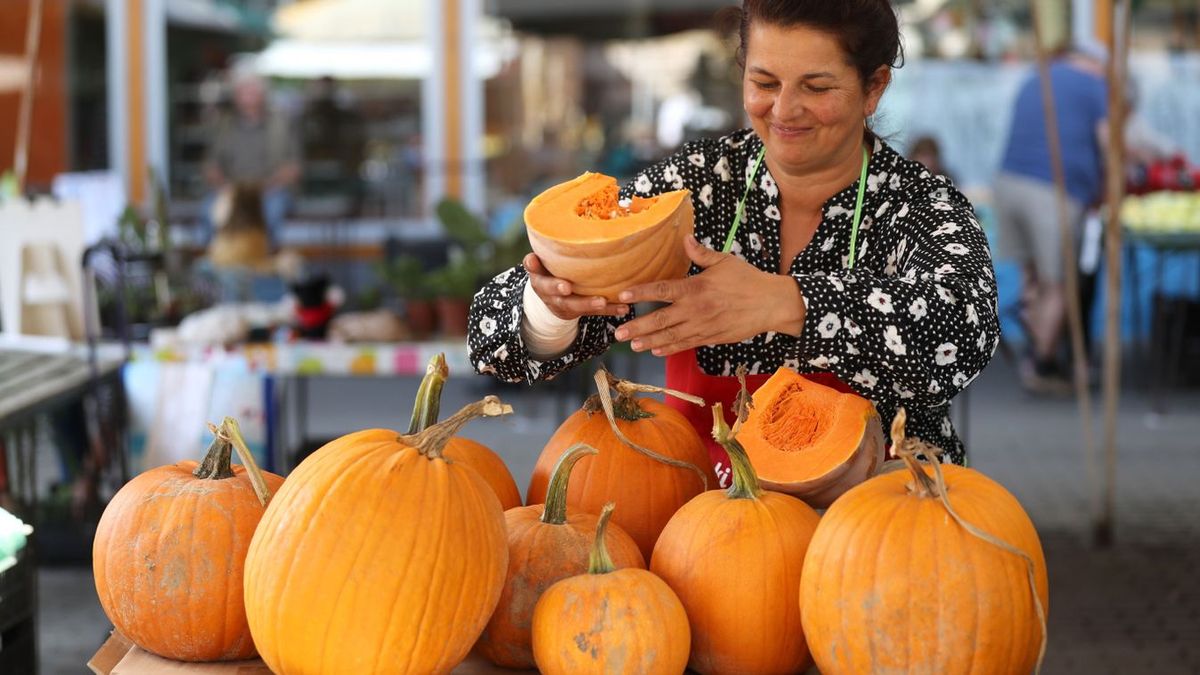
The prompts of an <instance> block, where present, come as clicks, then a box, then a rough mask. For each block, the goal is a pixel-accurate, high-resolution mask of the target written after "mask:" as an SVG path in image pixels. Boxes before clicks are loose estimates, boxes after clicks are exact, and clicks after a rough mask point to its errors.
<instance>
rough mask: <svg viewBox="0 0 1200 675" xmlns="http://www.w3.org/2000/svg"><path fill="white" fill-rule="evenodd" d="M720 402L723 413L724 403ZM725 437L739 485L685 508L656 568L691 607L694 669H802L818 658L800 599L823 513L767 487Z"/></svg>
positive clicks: (662, 543)
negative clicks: (810, 646)
mask: <svg viewBox="0 0 1200 675" xmlns="http://www.w3.org/2000/svg"><path fill="white" fill-rule="evenodd" d="M713 408H714V411H715V415H717V416H718V417H719V415H720V409H721V406H720V404H717V405H715V406H713ZM720 425H721V426H722V427H723V426H724V420H723V419H722V420H721V422H720ZM726 431H727V429H726ZM718 440H719V442H722V445H724V446H725V448H726V450H727V451H728V453H729V457H730V460H731V463H732V466H733V470H734V485H733V486H732V487H731V488H730V489H729V490H728V491H724V490H709V491H708V492H705V493H704V494H702V495H699V496H697V497H695V498H694V499H692V500H691V501H690V502H688V503H687V504H685V505H684V506H683V508H681V509H679V511H678V512H676V513H675V515H674V516H673V517H672V518H671V521H670V522H668V523H667V526H666V528H665V529H663V531H662V534H661V535H660V536H659V538H658V544H657V545H655V547H654V556H653V557H652V558H651V561H650V571H651V572H653V573H655V574H657V575H658V576H659V577H660V578H662V580H663V581H665V582H667V585H668V586H670V587H671V590H673V591H675V594H676V595H677V596H679V600H680V601H681V602H682V603H683V606H684V609H686V610H687V616H688V621H689V622H690V625H691V642H692V646H691V655H690V658H689V660H688V666H689V667H690V668H691V669H692V670H694V671H696V672H698V673H795V672H800V671H802V670H804V669H805V668H806V667H807V666H808V665H809V663H810V660H809V653H808V645H807V644H806V642H805V640H804V633H803V629H802V625H801V621H800V607H799V605H798V603H796V602H795V598H796V597H797V596H798V594H799V591H800V574H801V569H802V567H803V565H804V557H805V553H806V551H807V550H808V544H809V541H810V540H811V539H812V536H813V532H814V531H815V530H816V527H817V523H818V521H819V516H817V513H816V512H815V511H813V510H812V508H811V507H809V506H808V505H807V504H805V503H804V502H802V501H800V500H799V499H796V498H795V497H792V496H790V495H785V494H780V493H778V492H764V491H762V490H760V489H759V488H758V485H757V481H756V479H755V478H754V469H753V467H752V466H751V465H750V464H749V462H747V461H745V454H744V451H743V450H742V449H741V447H740V446H734V444H733V442H732V441H729V442H724V441H721V440H720V439H718ZM739 456H740V457H739Z"/></svg>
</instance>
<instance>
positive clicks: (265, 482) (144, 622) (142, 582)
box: [92, 418, 283, 661]
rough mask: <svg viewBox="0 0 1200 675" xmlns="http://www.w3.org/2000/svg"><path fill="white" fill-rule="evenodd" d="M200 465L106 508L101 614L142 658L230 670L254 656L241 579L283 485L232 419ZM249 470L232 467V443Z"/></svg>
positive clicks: (96, 555) (168, 472)
mask: <svg viewBox="0 0 1200 675" xmlns="http://www.w3.org/2000/svg"><path fill="white" fill-rule="evenodd" d="M216 431H217V432H218V433H217V434H216V437H215V438H214V439H213V442H212V444H211V445H209V447H208V452H207V453H206V454H205V456H204V461H202V462H200V463H199V464H197V463H196V462H194V461H190V460H189V461H185V462H179V463H178V464H172V465H170V466H161V467H158V468H155V469H150V470H149V471H146V472H144V473H142V474H140V475H138V476H137V477H135V478H134V479H133V480H131V481H129V482H128V483H126V484H125V485H124V486H123V487H122V488H121V489H120V490H118V491H117V493H116V494H115V495H113V498H112V500H111V501H109V503H108V506H107V507H105V509H104V513H103V515H101V516H100V522H99V524H98V525H97V526H96V537H95V540H94V541H93V543H92V573H93V577H94V579H95V582H96V595H97V596H98V597H99V598H100V606H101V607H102V608H103V609H104V613H105V614H106V615H107V616H108V618H109V620H110V621H112V623H113V626H115V627H116V628H117V630H119V631H121V632H122V633H123V634H125V636H126V637H128V638H129V639H130V640H132V641H133V642H134V643H135V644H137V645H138V646H139V647H141V648H142V649H145V650H146V651H150V652H153V653H155V654H158V655H159V656H162V657H165V658H168V659H175V660H177V661H228V660H238V659H248V658H252V657H253V656H254V655H255V654H256V653H257V652H256V651H255V648H254V641H253V639H251V636H250V629H249V627H248V626H247V624H246V612H245V609H244V607H243V605H242V569H243V566H244V564H245V561H246V551H247V549H248V548H249V546H250V539H251V537H252V536H254V529H255V527H257V526H258V522H259V519H260V518H262V515H263V511H264V509H265V508H266V507H265V504H266V501H267V500H268V499H270V495H271V493H272V492H274V491H275V490H278V489H279V486H280V485H281V484H283V478H282V477H281V476H277V475H275V474H273V473H265V472H259V471H258V467H257V466H255V465H254V464H253V461H254V459H253V455H250V454H249V452H248V451H245V452H243V448H244V441H242V440H241V434H240V432H239V431H238V429H237V423H236V422H234V421H233V420H232V419H230V418H226V420H225V422H224V423H223V424H222V426H221V428H220V429H219V430H216ZM234 438H236V439H237V442H238V443H242V444H243V445H242V448H239V452H242V453H243V454H242V457H243V460H244V461H246V462H247V464H248V465H250V467H251V468H250V470H249V471H248V470H247V468H246V467H244V466H238V465H233V464H231V463H230V460H231V456H230V455H231V452H232V451H231V448H232V442H233V439H234Z"/></svg>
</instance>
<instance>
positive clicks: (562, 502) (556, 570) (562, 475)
mask: <svg viewBox="0 0 1200 675" xmlns="http://www.w3.org/2000/svg"><path fill="white" fill-rule="evenodd" d="M587 454H592V455H594V454H596V450H595V448H591V447H589V446H586V445H583V444H580V445H577V446H575V447H574V448H572V449H571V450H569V451H568V452H566V453H565V454H564V455H563V456H562V459H561V460H559V463H558V466H557V467H556V468H555V469H554V475H553V478H552V479H551V481H550V490H549V494H548V497H547V499H546V504H545V505H544V506H543V505H541V504H537V505H534V506H522V507H518V508H515V509H510V510H508V511H506V512H505V513H504V520H505V523H506V525H507V530H508V577H507V579H505V582H504V591H503V592H501V594H500V603H499V604H498V605H497V606H496V611H495V613H494V614H492V618H491V620H490V621H488V625H487V628H485V629H484V631H483V635H482V636H481V637H480V638H479V643H478V644H477V649H478V651H479V652H480V653H481V654H483V655H484V656H485V657H487V659H488V660H489V661H491V662H492V663H494V664H496V665H498V666H502V667H504V668H532V667H533V666H534V659H533V642H532V640H533V637H532V633H531V630H532V625H533V608H534V606H535V605H536V604H537V601H538V598H540V597H541V596H542V593H543V592H544V591H545V590H546V589H547V588H549V587H550V586H551V585H552V584H554V583H555V582H556V581H559V580H560V579H565V578H567V577H571V576H575V575H577V574H583V573H584V572H586V571H587V558H588V552H589V551H590V550H591V546H592V540H593V539H594V538H595V536H596V525H597V523H598V522H599V517H598V516H596V515H593V514H590V513H577V512H576V513H570V514H568V513H567V504H566V500H567V484H568V477H569V476H570V473H571V468H572V467H573V466H574V465H575V463H576V462H577V461H578V460H579V459H580V458H581V457H584V456H585V455H587ZM608 548H609V550H610V552H611V555H612V560H613V565H614V566H616V567H617V568H624V567H637V568H641V569H645V567H646V562H645V560H643V559H642V553H641V551H639V550H638V547H637V542H635V541H634V540H633V539H632V538H631V537H630V536H629V535H628V534H626V533H625V531H624V530H622V529H621V528H620V527H618V526H616V525H615V524H610V525H609V530H608Z"/></svg>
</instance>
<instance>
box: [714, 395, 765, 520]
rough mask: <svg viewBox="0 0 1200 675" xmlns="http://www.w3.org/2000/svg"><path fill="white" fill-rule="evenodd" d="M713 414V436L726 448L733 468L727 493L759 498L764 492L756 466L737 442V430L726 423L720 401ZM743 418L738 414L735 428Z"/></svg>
mask: <svg viewBox="0 0 1200 675" xmlns="http://www.w3.org/2000/svg"><path fill="white" fill-rule="evenodd" d="M712 414H713V431H712V435H713V438H714V439H716V441H717V442H718V443H720V444H721V447H723V448H725V452H726V453H727V454H728V455H729V465H730V467H732V468H733V483H732V484H731V485H730V486H729V490H727V491H726V492H725V494H726V495H728V496H729V498H730V499H758V496H759V495H761V494H762V488H761V487H760V486H759V484H758V475H757V474H755V473H754V466H753V465H752V464H751V463H750V457H749V456H748V455H746V449H745V448H743V447H742V444H741V443H738V442H737V439H736V438H735V437H734V433H735V432H734V431H732V430H731V429H730V428H729V425H728V424H726V423H725V413H724V411H723V410H722V408H721V404H720V403H714V404H713V406H712ZM742 419H743V418H742V416H741V415H738V420H737V423H736V424H735V425H734V427H735V428H736V427H739V426H741V422H742Z"/></svg>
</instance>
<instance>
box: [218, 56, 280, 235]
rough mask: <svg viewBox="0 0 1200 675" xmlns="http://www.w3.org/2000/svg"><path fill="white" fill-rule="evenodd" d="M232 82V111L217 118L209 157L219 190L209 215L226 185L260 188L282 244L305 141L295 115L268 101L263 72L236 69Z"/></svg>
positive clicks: (269, 224)
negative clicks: (294, 123)
mask: <svg viewBox="0 0 1200 675" xmlns="http://www.w3.org/2000/svg"><path fill="white" fill-rule="evenodd" d="M231 85H232V89H233V111H232V114H230V115H226V116H224V117H223V118H222V119H221V120H220V121H219V122H218V124H217V128H216V132H215V134H214V136H213V139H212V143H211V144H210V146H209V148H208V154H207V156H206V158H205V162H204V178H205V180H206V182H207V183H208V185H209V187H210V188H212V190H213V192H214V197H213V198H210V199H209V200H208V201H207V204H206V209H205V215H206V216H209V215H210V212H211V211H212V208H211V205H212V202H213V201H214V198H215V196H216V195H217V194H220V193H221V192H223V191H225V192H232V191H235V190H237V189H243V190H257V191H260V192H261V201H262V211H263V219H264V220H265V221H266V226H267V231H268V235H269V237H270V240H271V243H272V245H274V246H278V245H279V243H280V234H281V229H282V227H283V221H284V218H285V216H286V215H287V210H288V207H289V206H290V204H291V199H292V195H291V190H292V189H293V187H294V186H295V185H296V183H297V181H298V180H299V178H300V168H301V167H300V143H299V140H298V139H297V135H296V132H295V130H294V129H293V126H292V124H291V121H290V120H288V119H287V117H286V116H284V115H282V114H280V113H277V112H275V111H272V110H271V109H270V108H269V107H268V102H267V83H266V82H265V81H264V80H263V79H262V77H260V76H259V75H258V74H257V73H253V72H250V71H247V70H235V71H234V72H233V74H232V77H231ZM229 198H232V196H231V195H230V196H229Z"/></svg>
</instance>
